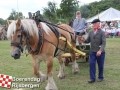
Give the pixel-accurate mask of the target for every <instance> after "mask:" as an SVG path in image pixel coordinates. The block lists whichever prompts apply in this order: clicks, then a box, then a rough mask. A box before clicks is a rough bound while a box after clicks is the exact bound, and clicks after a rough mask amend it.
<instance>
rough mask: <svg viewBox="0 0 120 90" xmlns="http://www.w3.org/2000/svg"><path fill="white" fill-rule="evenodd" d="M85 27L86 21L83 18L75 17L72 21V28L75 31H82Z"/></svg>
mask: <svg viewBox="0 0 120 90" xmlns="http://www.w3.org/2000/svg"><path fill="white" fill-rule="evenodd" d="M86 27H87V22H86V20H85V19H84V18H81V19H80V18H76V19H75V20H74V21H73V29H74V30H75V32H83V30H84V29H85V28H86Z"/></svg>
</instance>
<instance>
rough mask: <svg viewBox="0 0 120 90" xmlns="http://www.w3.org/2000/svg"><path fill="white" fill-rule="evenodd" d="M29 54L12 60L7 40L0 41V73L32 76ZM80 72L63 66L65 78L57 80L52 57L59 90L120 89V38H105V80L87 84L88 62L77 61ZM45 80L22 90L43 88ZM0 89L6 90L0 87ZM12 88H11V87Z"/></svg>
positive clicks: (55, 62) (39, 89)
mask: <svg viewBox="0 0 120 90" xmlns="http://www.w3.org/2000/svg"><path fill="white" fill-rule="evenodd" d="M31 61H32V60H31V58H30V56H28V57H26V56H25V55H24V54H23V55H22V57H21V59H19V60H14V59H13V58H12V57H11V56H10V43H9V41H0V74H6V75H11V76H13V77H17V78H19V77H20V78H21V77H24V78H30V77H33V76H34V75H33V73H32V62H31ZM79 68H80V72H79V73H78V74H76V75H74V74H72V70H71V66H68V67H66V68H65V74H66V78H65V79H63V80H59V79H58V78H57V73H58V70H59V64H58V61H57V60H56V59H54V70H53V74H54V79H55V82H56V84H57V86H58V89H59V90H120V38H109V39H107V46H106V60H105V72H104V74H105V80H104V81H103V82H96V83H94V84H88V83H87V80H89V66H88V63H79ZM41 69H42V70H43V71H44V72H45V69H46V68H45V63H44V62H42V63H41ZM46 83H47V81H45V82H43V83H42V84H40V87H39V88H35V89H24V90H44V87H45V85H46ZM0 90H6V89H4V88H1V87H0ZM11 90H13V88H12V89H11Z"/></svg>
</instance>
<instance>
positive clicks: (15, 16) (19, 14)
mask: <svg viewBox="0 0 120 90" xmlns="http://www.w3.org/2000/svg"><path fill="white" fill-rule="evenodd" d="M23 17H24V16H23V14H22V12H16V11H15V10H12V12H11V13H10V16H9V17H8V20H16V19H18V18H21V19H22V18H23Z"/></svg>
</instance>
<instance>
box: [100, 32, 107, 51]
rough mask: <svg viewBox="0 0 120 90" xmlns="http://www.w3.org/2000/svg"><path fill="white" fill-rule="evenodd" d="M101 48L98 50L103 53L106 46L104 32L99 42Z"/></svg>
mask: <svg viewBox="0 0 120 90" xmlns="http://www.w3.org/2000/svg"><path fill="white" fill-rule="evenodd" d="M101 43H102V44H101V47H100V50H101V51H104V50H105V46H106V37H105V32H102V42H101Z"/></svg>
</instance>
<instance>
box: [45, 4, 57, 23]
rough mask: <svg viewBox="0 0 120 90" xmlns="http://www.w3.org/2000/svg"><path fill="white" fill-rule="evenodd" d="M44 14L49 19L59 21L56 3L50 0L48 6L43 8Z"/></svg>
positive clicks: (54, 21)
mask: <svg viewBox="0 0 120 90" xmlns="http://www.w3.org/2000/svg"><path fill="white" fill-rule="evenodd" d="M43 15H44V17H45V18H47V19H48V20H49V21H51V22H53V23H56V22H57V21H58V20H57V8H56V3H54V2H48V7H46V8H44V9H43Z"/></svg>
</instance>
